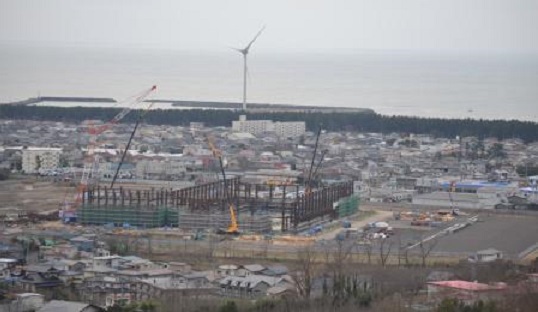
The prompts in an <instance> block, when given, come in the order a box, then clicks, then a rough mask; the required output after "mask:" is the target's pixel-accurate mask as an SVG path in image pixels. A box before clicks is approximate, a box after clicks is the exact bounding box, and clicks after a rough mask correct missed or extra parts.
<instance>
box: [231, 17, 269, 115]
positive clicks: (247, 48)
mask: <svg viewBox="0 0 538 312" xmlns="http://www.w3.org/2000/svg"><path fill="white" fill-rule="evenodd" d="M264 29H265V26H263V27H262V28H261V29H260V31H258V33H257V34H256V36H254V38H253V39H252V40H251V41H250V42H249V44H248V45H247V46H246V47H244V48H243V49H237V48H233V49H234V50H236V51H237V52H239V53H241V54H243V111H246V110H247V55H248V51H249V50H250V47H251V46H252V44H253V43H254V41H256V39H258V37H259V36H260V35H261V34H262V32H263V30H264Z"/></svg>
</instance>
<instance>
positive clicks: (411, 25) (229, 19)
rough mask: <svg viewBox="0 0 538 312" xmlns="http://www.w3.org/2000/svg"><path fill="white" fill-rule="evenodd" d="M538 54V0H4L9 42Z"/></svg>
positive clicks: (0, 28)
mask: <svg viewBox="0 0 538 312" xmlns="http://www.w3.org/2000/svg"><path fill="white" fill-rule="evenodd" d="M264 24H267V29H266V31H265V33H264V34H263V36H262V37H261V38H260V40H259V41H258V42H257V43H256V46H255V49H257V50H258V49H259V50H260V51H265V52H285V51H292V52H305V51H310V52H317V51H324V52H345V51H353V50H357V49H410V50H488V51H499V52H532V53H537V52H538V40H537V38H538V36H537V30H538V0H326V1H322V0H267V1H256V0H78V1H75V0H0V43H15V42H21V43H31V44H33V43H35V44H42V45H56V44H61V45H83V46H108V47H156V48H170V49H182V50H206V51H219V50H222V49H224V48H227V47H229V46H239V47H240V46H243V45H245V44H246V43H247V42H248V41H249V39H250V38H251V37H252V36H253V35H254V34H255V33H256V32H257V30H258V29H259V28H260V27H261V26H262V25H264Z"/></svg>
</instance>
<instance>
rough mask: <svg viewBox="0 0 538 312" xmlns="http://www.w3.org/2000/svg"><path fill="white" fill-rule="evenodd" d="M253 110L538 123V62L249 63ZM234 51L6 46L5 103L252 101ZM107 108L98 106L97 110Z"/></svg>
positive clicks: (433, 56)
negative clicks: (145, 96) (145, 98)
mask: <svg viewBox="0 0 538 312" xmlns="http://www.w3.org/2000/svg"><path fill="white" fill-rule="evenodd" d="M248 65H249V75H248V85H249V86H248V101H249V102H252V103H275V104H296V105H319V106H340V107H361V108H371V109H373V110H375V111H376V112H377V113H380V114H385V115H406V116H421V117H444V118H475V119H477V118H484V119H519V120H530V121H538V56H530V55H525V56H523V55H500V54H496V55H493V54H478V53H474V54H461V53H459V54H458V53H439V52H430V53H425V52H420V53H418V52H401V51H400V52H396V51H363V52H357V53H353V54H352V53H341V54H333V55H330V54H322V53H318V54H316V53H311V54H276V53H275V54H269V53H263V51H257V50H256V49H252V50H251V53H250V54H249V60H248ZM242 66H243V65H242V58H241V55H240V54H239V53H237V52H235V51H233V50H231V49H227V48H222V49H220V50H219V51H216V52H212V53H209V52H192V51H191V52H185V51H174V50H153V49H110V48H82V47H32V46H22V45H17V46H14V45H5V44H4V45H0V102H10V101H16V100H22V99H26V98H29V97H36V96H38V95H40V96H84V97H112V98H115V99H116V100H121V99H124V98H127V97H129V96H131V95H134V94H136V93H138V92H140V91H141V90H144V89H146V88H149V87H150V86H151V85H154V84H155V85H157V86H158V91H157V92H156V94H155V95H153V98H154V99H173V100H194V101H225V102H241V101H242V79H243V76H242ZM94 105H98V104H94Z"/></svg>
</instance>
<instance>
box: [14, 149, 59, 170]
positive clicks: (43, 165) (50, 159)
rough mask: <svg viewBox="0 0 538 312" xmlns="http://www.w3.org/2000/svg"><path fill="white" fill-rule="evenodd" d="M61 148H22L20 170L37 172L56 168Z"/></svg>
mask: <svg viewBox="0 0 538 312" xmlns="http://www.w3.org/2000/svg"><path fill="white" fill-rule="evenodd" d="M61 153H62V149H61V148H47V147H28V148H24V149H23V150H22V170H23V171H24V172H25V173H39V172H42V171H44V170H52V169H56V168H58V166H59V164H60V154H61Z"/></svg>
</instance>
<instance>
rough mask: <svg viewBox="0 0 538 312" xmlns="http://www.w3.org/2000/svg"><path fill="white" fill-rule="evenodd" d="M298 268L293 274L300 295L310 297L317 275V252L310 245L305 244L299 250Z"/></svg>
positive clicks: (305, 297)
mask: <svg viewBox="0 0 538 312" xmlns="http://www.w3.org/2000/svg"><path fill="white" fill-rule="evenodd" d="M297 259H298V266H299V267H298V268H297V270H295V272H293V273H292V274H291V277H292V278H293V281H294V282H295V286H296V287H297V291H298V292H299V295H300V296H301V297H303V298H304V299H310V294H311V292H312V284H313V279H314V277H315V275H316V266H317V265H316V261H315V260H316V259H315V253H314V251H313V250H312V248H311V247H310V246H305V247H304V248H301V249H300V250H298V252H297Z"/></svg>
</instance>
